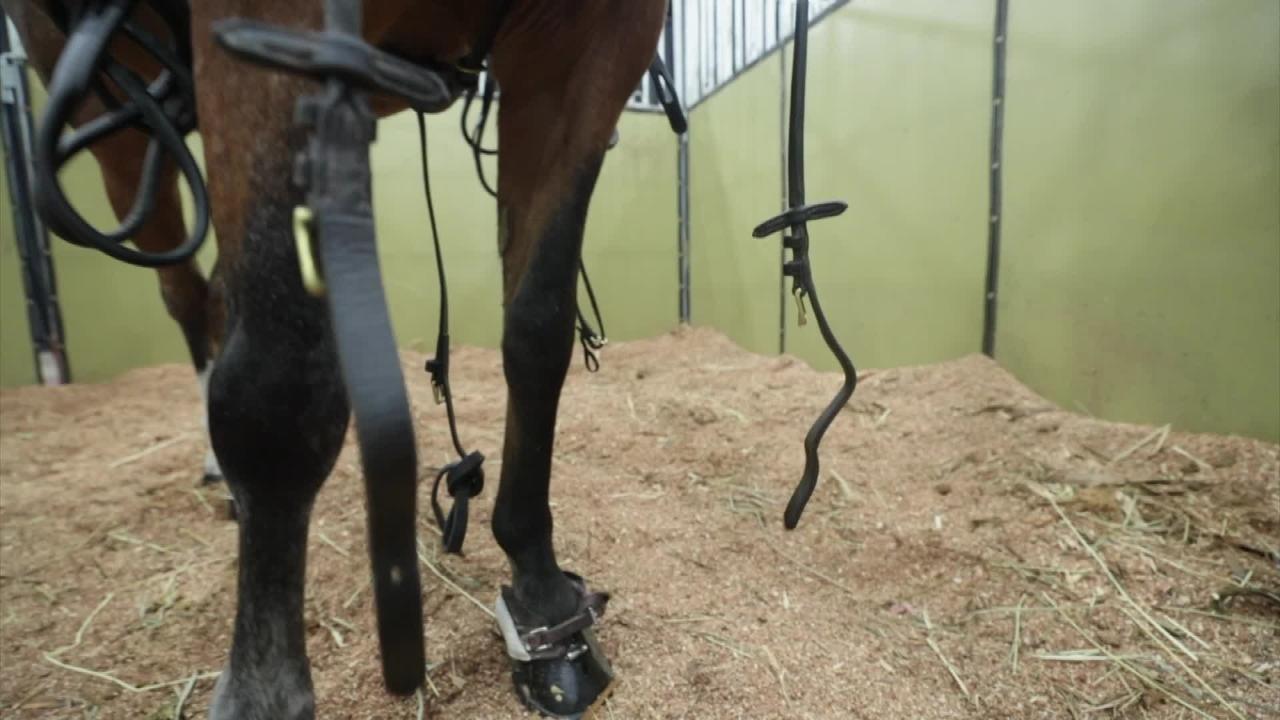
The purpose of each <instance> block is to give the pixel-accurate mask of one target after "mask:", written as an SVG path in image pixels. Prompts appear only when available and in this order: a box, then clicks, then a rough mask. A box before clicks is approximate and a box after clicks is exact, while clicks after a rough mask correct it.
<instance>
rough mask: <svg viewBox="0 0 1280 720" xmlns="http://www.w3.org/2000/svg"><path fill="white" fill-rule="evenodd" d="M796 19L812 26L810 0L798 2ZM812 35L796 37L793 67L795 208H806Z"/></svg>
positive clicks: (790, 183) (791, 183)
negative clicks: (806, 132)
mask: <svg viewBox="0 0 1280 720" xmlns="http://www.w3.org/2000/svg"><path fill="white" fill-rule="evenodd" d="M796 18H798V19H799V22H803V23H804V25H805V27H808V25H809V0H797V2H796ZM801 18H802V19H801ZM808 36H809V34H808V33H802V32H799V30H798V29H797V30H796V32H795V33H794V34H793V37H792V42H793V43H795V60H794V61H793V62H792V67H791V120H790V122H789V123H788V125H789V126H790V135H789V136H788V145H787V156H788V157H793V158H800V159H801V162H793V163H790V174H789V175H787V197H788V199H789V202H790V203H791V207H793V208H796V207H800V206H801V205H804V173H803V172H801V169H802V168H803V167H804V162H803V159H804V100H805V76H806V75H807V74H808V73H806V72H805V67H806V60H807V58H808V56H809V37H808Z"/></svg>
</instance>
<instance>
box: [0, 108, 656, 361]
mask: <svg viewBox="0 0 1280 720" xmlns="http://www.w3.org/2000/svg"><path fill="white" fill-rule="evenodd" d="M34 85H36V83H33V86H34ZM33 92H35V93H37V97H36V98H34V99H33V100H34V102H35V104H36V112H37V113H38V112H39V109H40V103H41V101H42V100H43V98H42V97H40V96H39V95H38V92H39V91H38V89H34V90H33ZM459 112H460V108H454V109H451V110H450V111H448V112H446V113H443V114H441V115H439V116H433V117H430V118H428V132H429V137H430V138H431V142H430V151H431V157H430V163H431V170H432V174H431V180H432V189H433V191H434V194H435V202H436V211H437V218H438V220H439V225H440V232H441V237H442V241H443V252H444V256H445V261H446V268H447V270H448V272H449V290H450V298H449V300H450V312H451V320H450V322H451V331H452V336H453V338H454V341H455V342H458V343H465V344H474V345H483V346H489V347H493V346H496V345H497V344H498V341H499V338H500V336H501V325H502V306H501V305H502V294H501V273H500V265H499V257H498V251H497V240H496V237H497V235H496V227H497V222H496V213H495V210H494V201H493V200H492V199H491V198H490V197H489V196H488V195H487V194H485V193H484V191H483V190H482V189H481V187H480V185H479V182H478V180H477V179H476V175H475V169H474V165H473V161H472V157H471V155H470V151H469V149H468V148H467V147H466V146H465V145H464V144H463V143H462V142H461V139H460V137H459V131H458V127H459V117H458V113H459ZM619 132H620V134H621V138H622V141H621V143H620V144H619V145H618V146H617V147H616V148H614V149H613V150H612V151H610V152H609V154H608V157H607V158H606V161H605V164H604V169H603V171H602V173H601V177H600V181H599V185H598V190H597V192H596V194H595V197H594V199H593V200H592V205H591V213H590V217H589V220H588V225H587V235H586V250H585V259H586V261H587V264H588V268H589V269H590V271H591V277H592V282H593V285H594V286H595V289H596V293H597V296H598V298H599V301H600V304H601V309H602V312H603V314H604V318H605V323H606V326H607V329H608V331H609V335H610V337H612V338H614V339H623V340H625V339H631V338H636V337H644V336H650V335H654V334H658V333H661V332H664V331H666V330H670V329H672V328H674V327H675V326H676V324H677V323H678V310H677V283H678V277H677V272H676V250H677V248H676V242H675V236H676V222H677V218H676V193H675V163H676V138H675V136H674V135H673V134H672V133H671V131H670V129H669V128H668V126H667V124H666V120H665V119H664V118H662V117H661V116H657V115H650V114H641V113H625V114H624V115H623V118H622V120H621V122H620V124H619ZM490 139H491V141H492V139H493V132H492V129H491V133H490ZM192 145H193V147H194V148H195V149H196V151H197V155H199V139H198V138H196V139H194V140H193V141H192ZM372 158H373V169H374V173H375V178H376V180H375V182H374V207H375V211H376V213H377V218H376V219H377V225H378V232H379V252H380V256H381V265H382V268H383V273H384V282H385V285H386V288H387V293H388V302H389V305H390V308H391V313H392V319H393V322H394V325H395V329H396V334H397V338H398V341H399V343H400V344H401V345H402V346H404V347H411V348H414V349H418V350H422V351H428V352H429V351H430V350H431V349H432V348H434V345H435V333H436V321H437V317H438V312H439V290H438V287H437V281H436V274H435V258H434V252H433V250H432V245H431V236H430V231H429V226H428V223H427V213H426V205H425V200H424V198H423V188H422V179H421V165H420V160H419V156H418V140H417V124H416V119H415V118H414V117H413V115H412V114H410V113H401V114H398V115H395V116H392V117H390V118H387V119H386V120H384V121H383V122H382V123H380V124H379V128H378V141H377V143H376V144H375V145H374V148H373V154H372ZM488 170H489V173H490V177H491V178H493V177H495V175H496V171H495V168H494V166H493V164H490V165H489V167H488ZM62 179H63V182H64V186H65V187H66V188H68V190H69V192H70V193H71V194H72V196H73V197H74V198H75V201H76V203H77V205H78V207H79V208H80V209H81V210H82V212H83V213H84V214H85V216H86V217H88V218H90V219H91V220H94V221H96V222H99V223H102V224H104V225H105V224H108V223H111V222H113V219H112V218H113V216H112V215H111V210H110V207H109V206H108V204H107V201H106V197H105V194H104V192H103V190H102V186H101V180H100V179H99V174H98V169H97V165H96V163H94V161H93V160H92V159H91V158H89V157H87V156H86V157H82V158H79V159H78V160H76V161H75V162H74V163H73V164H72V165H71V166H70V167H68V168H67V169H66V170H65V171H64V172H63V174H62ZM0 195H2V197H0V214H2V215H3V218H2V219H0V223H3V224H0V233H3V237H2V240H0V253H2V254H0V265H2V266H3V267H0V284H2V285H3V287H0V348H3V353H2V354H0V384H3V385H18V384H26V383H30V382H33V381H34V380H35V372H34V369H33V362H32V360H31V349H30V348H31V344H30V339H29V335H28V329H27V322H26V316H25V312H26V311H25V300H24V295H23V291H22V284H21V278H20V275H19V263H18V257H17V249H16V247H15V244H14V241H13V232H12V225H11V214H10V209H9V202H10V201H9V194H8V190H7V187H6V188H4V192H3V193H0ZM213 244H214V243H213V239H212V237H211V238H210V242H209V245H208V246H207V247H206V248H205V249H204V250H203V251H202V253H201V261H202V262H201V264H202V266H203V267H205V268H209V267H211V266H212V260H213V257H214V255H215V253H214V249H213ZM53 245H54V264H55V269H56V272H57V276H58V287H59V291H60V300H61V304H62V312H63V319H64V323H65V325H66V332H67V339H68V348H69V354H70V362H71V369H72V373H73V376H74V377H75V379H76V380H77V381H82V382H88V381H96V380H102V379H106V378H110V377H112V376H114V375H116V374H118V373H120V372H123V371H125V370H127V369H129V368H134V367H140V366H145V365H153V364H157V363H165V362H185V361H186V360H187V352H186V349H185V345H184V344H183V342H182V339H181V336H180V334H179V332H178V329H177V326H176V325H175V324H174V323H173V322H172V321H171V320H170V319H169V317H168V315H167V314H166V313H165V310H164V307H163V305H162V303H161V301H160V297H159V290H158V285H157V283H156V280H155V274H154V273H153V272H151V271H149V270H145V269H140V268H135V267H131V266H128V265H124V264H122V263H118V262H116V261H114V260H111V259H109V258H107V257H106V256H104V255H101V254H99V253H97V252H94V251H89V250H84V249H81V248H77V247H74V246H71V245H68V244H67V243H64V242H62V241H61V240H58V239H56V238H55V239H54V240H53ZM637 298H643V301H640V302H638V301H637Z"/></svg>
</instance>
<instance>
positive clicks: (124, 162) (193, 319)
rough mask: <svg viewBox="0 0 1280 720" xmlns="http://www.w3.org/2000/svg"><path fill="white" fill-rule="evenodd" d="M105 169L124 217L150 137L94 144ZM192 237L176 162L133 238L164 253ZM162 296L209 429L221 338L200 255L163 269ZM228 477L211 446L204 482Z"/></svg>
mask: <svg viewBox="0 0 1280 720" xmlns="http://www.w3.org/2000/svg"><path fill="white" fill-rule="evenodd" d="M92 151H93V155H94V157H95V158H97V160H98V165H99V167H100V168H101V170H102V179H103V181H104V183H105V186H106V189H107V198H108V199H109V200H110V201H111V207H112V208H113V209H114V210H115V212H116V216H117V217H121V218H122V217H124V216H125V214H127V213H128V212H129V209H130V207H131V206H132V205H133V201H134V196H135V194H136V193H137V191H138V187H139V185H140V184H141V173H142V158H143V155H144V153H145V152H146V140H145V138H144V137H143V136H142V135H141V134H138V133H134V132H129V131H126V132H123V133H120V134H119V135H117V136H115V137H111V138H108V139H106V140H104V141H102V142H100V143H98V144H97V145H95V146H94V147H93V148H92ZM185 238H186V226H185V223H184V221H183V218H182V200H181V198H180V196H179V195H178V182H177V173H176V169H175V168H174V166H173V165H172V164H168V165H167V166H166V168H165V176H164V177H163V178H162V179H161V180H160V182H159V186H158V188H157V190H156V200H155V209H154V210H153V211H152V213H151V215H149V216H148V218H147V221H146V223H144V224H143V226H142V227H141V228H139V230H138V232H137V234H135V235H134V237H133V242H134V244H135V245H136V246H137V247H138V248H139V249H142V250H145V251H148V252H162V251H166V250H172V249H173V248H176V247H177V246H178V245H179V244H181V243H182V241H183V240H184V239H185ZM156 274H157V276H158V278H159V281H160V297H161V298H162V299H163V300H164V305H165V309H167V310H168V311H169V317H171V318H173V319H174V321H175V322H177V323H178V327H179V328H181V330H182V336H183V338H184V339H185V340H186V343H187V351H188V352H190V353H191V364H192V365H193V366H194V367H195V369H196V378H197V379H198V380H199V383H200V399H201V402H202V404H204V405H205V407H204V408H202V412H203V413H204V415H205V428H206V431H207V429H208V388H209V375H210V373H211V372H212V370H213V364H214V357H215V352H214V351H215V348H216V346H217V342H218V340H219V338H216V337H215V336H214V333H213V332H212V327H211V322H210V320H211V318H213V317H216V316H217V313H216V312H214V311H213V308H211V307H210V306H211V304H212V302H213V299H212V295H211V293H210V292H209V285H208V283H207V282H205V279H204V275H202V274H201V273H200V268H199V266H198V265H197V264H196V261H195V259H194V258H193V259H191V260H188V261H186V262H183V263H180V264H178V265H171V266H169V267H163V268H158V269H157V270H156ZM220 480H222V469H221V468H220V467H219V466H218V458H217V456H216V455H215V454H214V452H213V448H212V447H209V448H207V449H206V451H205V458H204V475H203V479H202V482H204V483H212V482H218V481H220Z"/></svg>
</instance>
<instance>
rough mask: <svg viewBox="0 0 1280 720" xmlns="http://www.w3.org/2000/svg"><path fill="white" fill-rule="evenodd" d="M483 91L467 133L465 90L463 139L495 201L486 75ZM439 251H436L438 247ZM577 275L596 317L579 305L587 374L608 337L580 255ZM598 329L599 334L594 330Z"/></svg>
mask: <svg viewBox="0 0 1280 720" xmlns="http://www.w3.org/2000/svg"><path fill="white" fill-rule="evenodd" d="M482 79H483V89H482V90H481V98H480V117H479V119H478V120H477V121H476V125H475V128H474V129H472V130H468V129H467V128H468V124H469V123H468V121H469V120H470V117H471V105H472V103H474V102H475V97H476V90H475V89H474V88H472V89H470V90H468V91H467V98H466V100H465V101H464V102H463V105H462V113H461V114H462V119H461V121H460V123H461V129H462V139H463V140H464V141H465V142H466V143H467V145H468V146H469V147H470V148H471V155H472V159H473V160H474V161H475V166H476V177H478V178H479V179H480V186H481V187H483V188H484V191H485V192H487V193H489V195H490V196H491V197H492V198H493V199H495V200H497V199H498V191H497V190H495V189H494V188H493V186H492V185H490V184H489V178H488V176H487V175H485V171H484V158H485V157H486V156H496V155H497V154H498V149H497V148H486V147H485V146H484V133H485V129H486V128H487V127H488V125H489V112H490V110H491V109H492V107H493V97H494V92H495V91H496V89H497V84H496V83H495V82H494V80H493V78H491V77H489V75H488V73H485V74H484V75H483V76H482ZM437 250H438V248H437ZM578 274H579V275H581V276H582V286H583V289H585V290H586V291H587V300H588V302H589V304H590V306H591V315H592V316H593V317H594V318H595V324H594V325H592V324H591V323H590V322H589V321H588V320H587V316H586V314H585V313H583V312H582V304H581V303H578V308H577V313H578V328H577V329H578V342H580V343H581V344H582V363H583V365H585V366H586V368H587V372H598V371H599V370H600V350H601V349H602V348H603V347H604V346H605V345H607V344H608V343H609V336H608V334H607V333H606V332H605V329H604V316H603V315H602V314H601V313H600V303H599V301H598V300H597V299H596V292H595V289H594V288H593V287H592V286H591V278H590V276H588V275H587V264H586V262H585V261H584V260H583V259H582V257H581V256H579V257H578ZM596 328H599V332H597V331H596Z"/></svg>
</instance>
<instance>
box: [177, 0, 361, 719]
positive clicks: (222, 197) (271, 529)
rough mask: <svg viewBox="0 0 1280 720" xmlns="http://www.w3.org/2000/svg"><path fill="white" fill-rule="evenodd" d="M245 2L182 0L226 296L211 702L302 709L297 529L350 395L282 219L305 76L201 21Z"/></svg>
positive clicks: (230, 713) (290, 191) (334, 449)
mask: <svg viewBox="0 0 1280 720" xmlns="http://www.w3.org/2000/svg"><path fill="white" fill-rule="evenodd" d="M253 5H254V7H253V8H251V10H253V11H255V13H254V14H255V17H258V18H260V19H261V20H263V21H264V22H271V23H281V24H288V25H291V26H294V27H298V26H302V27H317V26H318V25H319V20H320V19H319V17H318V15H319V11H320V7H319V4H314V5H306V6H296V7H295V5H294V4H293V3H278V4H267V3H253ZM244 10H245V8H243V7H240V6H238V5H236V4H234V3H232V2H229V1H228V0H224V1H223V2H213V1H212V0H209V1H207V2H204V3H193V4H192V28H193V32H192V35H193V43H194V45H195V51H196V88H197V92H198V93H199V97H198V100H199V109H200V128H201V133H202V136H203V140H204V146H205V162H206V167H207V168H208V177H209V191H210V198H211V200H212V209H213V221H214V225H215V227H216V228H217V239H218V252H219V263H220V265H221V267H222V269H223V272H224V282H225V291H226V294H227V308H228V317H227V333H226V342H225V344H224V346H223V348H222V352H221V354H220V356H219V358H218V363H217V365H216V366H215V367H214V370H213V374H212V377H211V378H210V383H209V431H210V435H211V438H212V440H213V446H214V449H215V450H216V451H217V454H218V460H219V461H221V463H222V469H223V471H224V473H225V475H226V480H227V485H228V487H229V488H230V489H231V492H232V495H233V496H234V498H235V502H236V507H237V510H238V512H239V520H240V524H239V534H240V535H239V539H240V543H239V572H238V577H237V587H236V612H235V620H234V633H233V635H232V641H231V651H230V657H229V659H228V662H227V664H226V667H225V668H224V670H223V671H222V675H221V676H220V677H219V678H218V686H217V689H216V691H215V693H214V699H213V704H212V706H211V708H210V710H209V717H210V718H211V719H212V720H312V719H313V718H314V717H315V699H314V692H313V688H312V683H311V673H310V668H309V664H308V660H307V654H306V628H305V625H304V621H303V609H304V607H305V594H304V580H305V577H306V550H307V531H308V525H309V522H310V515H311V507H312V503H313V501H314V499H315V496H316V493H317V492H318V491H319V489H320V486H321V485H322V483H323V482H324V480H325V478H326V477H327V476H328V475H329V472H330V471H331V470H332V468H333V465H334V462H335V461H336V459H337V457H338V452H339V450H340V449H341V447H342V442H343V437H344V435H345V432H346V428H347V423H348V419H349V408H348V403H347V396H346V392H345V391H344V390H343V387H342V385H341V380H340V376H339V367H338V359H337V355H336V352H335V349H334V342H333V336H332V331H331V329H330V318H329V312H328V308H327V307H326V305H325V303H324V301H323V300H320V299H317V298H315V297H312V296H311V295H309V294H308V293H307V292H306V291H305V290H304V289H303V287H302V281H301V278H300V276H299V271H298V257H297V251H296V249H295V247H296V246H295V244H294V238H293V232H292V219H291V217H292V211H293V208H294V207H295V206H296V205H298V204H299V203H301V202H302V201H303V198H302V193H301V192H300V191H299V190H298V189H297V188H296V187H294V186H293V184H292V183H290V181H289V179H290V175H291V170H292V169H293V168H294V167H295V165H294V161H295V157H296V153H297V152H298V150H299V149H300V148H301V147H302V146H303V140H304V138H303V135H302V133H301V132H300V131H299V130H297V129H296V128H294V127H293V114H292V108H293V107H294V103H295V100H296V99H297V97H298V95H299V94H301V93H304V92H308V91H310V90H311V89H312V86H311V85H310V84H309V83H308V82H306V81H305V80H301V79H298V78H292V77H287V76H284V75H279V74H275V73H271V72H269V71H266V70H263V69H260V68H256V67H254V66H251V65H247V64H244V63H241V62H239V61H237V60H235V59H234V58H232V57H231V56H230V55H228V54H227V53H226V52H224V51H222V50H220V49H217V48H215V47H214V44H213V38H212V35H211V30H210V28H211V27H212V26H213V23H214V21H215V20H218V19H221V18H223V17H228V16H231V15H234V14H237V13H239V12H243V11H244ZM247 98H252V101H249V100H247Z"/></svg>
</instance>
